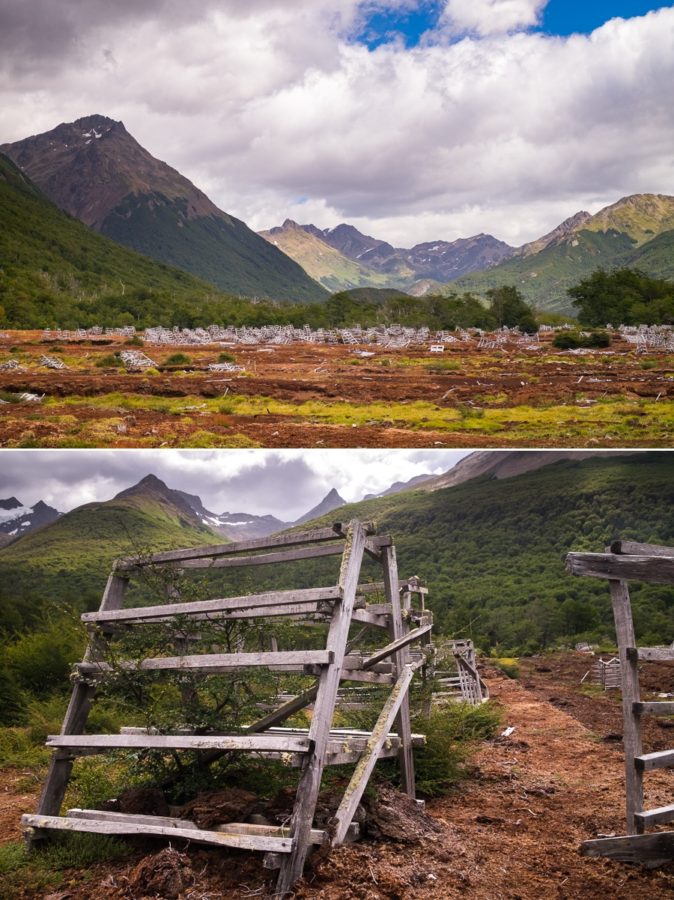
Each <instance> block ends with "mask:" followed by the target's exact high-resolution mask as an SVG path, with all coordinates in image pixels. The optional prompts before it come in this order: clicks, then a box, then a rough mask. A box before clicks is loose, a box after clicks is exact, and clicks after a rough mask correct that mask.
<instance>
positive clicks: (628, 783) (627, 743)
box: [609, 557, 644, 835]
mask: <svg viewBox="0 0 674 900" xmlns="http://www.w3.org/2000/svg"><path fill="white" fill-rule="evenodd" d="M616 558H617V559H618V558H619V557H616ZM609 587H610V591H611V605H612V607H613V618H614V620H615V629H616V637H617V640H618V655H619V657H620V679H621V683H622V706H623V722H624V725H623V748H624V753H625V792H626V809H625V813H626V820H627V833H628V834H629V835H632V834H638V833H639V831H640V828H641V825H640V823H639V822H638V821H637V819H636V814H637V813H639V812H641V811H642V810H643V808H644V786H643V778H642V775H641V772H640V771H639V770H638V769H637V767H636V765H635V758H636V757H637V756H639V755H640V754H641V751H642V742H641V724H640V721H639V717H638V716H636V715H635V714H634V704H635V703H639V701H640V699H641V698H640V696H639V664H638V662H637V660H635V659H633V658H632V656H631V654H630V653H628V650H629V648H631V647H634V645H635V637H634V623H633V621H632V605H631V602H630V593H629V589H628V587H627V584H626V583H625V582H624V581H613V580H612V581H610V582H609Z"/></svg>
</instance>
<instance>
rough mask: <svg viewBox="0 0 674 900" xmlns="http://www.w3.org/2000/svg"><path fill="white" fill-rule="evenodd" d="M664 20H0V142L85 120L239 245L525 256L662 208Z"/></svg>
mask: <svg viewBox="0 0 674 900" xmlns="http://www.w3.org/2000/svg"><path fill="white" fill-rule="evenodd" d="M672 84H674V6H673V4H672V3H667V4H663V3H659V2H643V0H592V2H588V0H292V2H288V0H192V2H191V3H189V4H187V3H184V2H183V0H114V2H110V0H30V2H27V0H0V103H1V104H2V119H1V124H0V142H3V141H13V140H18V139H20V138H22V137H25V136H27V135H29V134H34V133H38V132H41V131H46V130H49V129H51V128H53V127H54V126H55V125H57V124H58V123H59V122H62V121H72V120H73V119H76V118H79V117H81V116H84V115H88V114H90V113H94V112H98V113H102V114H105V115H108V116H111V117H112V118H115V119H121V120H123V121H124V123H125V124H126V126H127V128H128V129H129V131H131V133H132V134H134V135H135V136H136V137H137V138H138V140H140V142H141V143H142V144H143V145H144V146H146V147H147V148H148V149H149V150H150V151H151V152H152V153H154V154H155V155H156V156H158V157H160V158H162V159H165V160H166V161H168V162H169V163H171V164H172V165H174V166H175V167H177V168H178V169H179V170H180V171H182V172H183V173H184V174H186V175H187V176H188V177H189V178H190V179H191V180H192V181H194V182H195V183H196V184H198V185H199V186H200V187H202V188H203V189H204V190H205V191H206V192H207V193H208V194H209V195H210V196H211V197H212V198H213V199H214V200H215V202H216V203H217V204H218V205H219V206H221V207H222V208H223V209H225V210H227V211H229V212H232V213H233V214H235V215H237V216H239V217H241V218H243V219H244V220H245V221H247V222H248V223H249V224H250V225H251V226H252V227H255V228H264V227H269V226H271V225H274V224H279V223H280V222H281V221H282V220H283V219H284V218H286V216H290V217H291V218H294V219H296V220H299V221H301V222H314V223H315V224H317V225H319V226H322V227H327V226H332V225H335V224H337V223H338V222H340V221H348V222H351V223H353V224H355V225H356V226H357V227H359V228H361V229H362V230H363V231H365V232H367V233H370V234H374V235H375V236H378V237H382V238H385V239H388V240H390V241H392V242H393V243H394V244H397V245H399V246H410V245H412V244H413V243H415V242H418V241H422V240H433V239H437V238H442V239H447V240H451V239H454V238H457V237H460V236H467V235H469V234H474V233H478V232H480V231H485V232H491V233H493V234H495V235H496V236H497V237H500V238H502V239H504V240H508V241H509V242H511V243H513V244H520V243H523V242H524V241H526V240H530V239H533V238H535V237H538V236H540V235H541V234H542V233H544V232H546V231H548V230H550V229H551V228H552V227H554V226H555V225H556V224H558V223H559V222H560V221H561V220H562V219H564V218H566V217H567V216H569V215H572V214H573V213H575V212H577V211H578V210H580V209H587V210H589V211H590V212H594V211H596V210H598V209H599V208H601V207H602V206H604V205H606V204H608V203H612V202H614V201H615V200H617V199H618V198H620V197H621V196H623V195H625V194H630V193H635V192H646V191H653V192H659V193H670V194H671V193H674V154H673V153H672V147H673V146H674V104H673V103H672Z"/></svg>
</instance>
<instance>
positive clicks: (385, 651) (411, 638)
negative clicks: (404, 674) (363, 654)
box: [363, 625, 433, 669]
mask: <svg viewBox="0 0 674 900" xmlns="http://www.w3.org/2000/svg"><path fill="white" fill-rule="evenodd" d="M432 627H433V626H432V625H422V626H421V628H415V629H414V630H413V631H408V632H407V633H406V634H403V635H401V636H400V637H398V638H396V639H395V640H394V641H391V643H390V644H387V645H386V646H385V647H382V648H381V650H376V651H375V652H374V653H372V654H371V655H370V656H368V657H367V659H365V660H364V661H363V668H365V669H369V668H371V667H372V666H375V665H376V664H377V663H378V662H382V661H383V660H385V659H388V657H389V656H393V655H395V654H397V653H398V652H399V651H401V650H403V649H404V648H405V647H407V646H408V645H409V644H413V643H414V642H415V641H418V640H419V638H421V637H423V636H424V635H425V634H428V633H429V632H430V630H431V629H432Z"/></svg>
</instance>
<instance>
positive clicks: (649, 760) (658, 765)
mask: <svg viewBox="0 0 674 900" xmlns="http://www.w3.org/2000/svg"><path fill="white" fill-rule="evenodd" d="M634 765H635V766H636V768H637V771H638V772H652V771H653V769H668V768H670V767H671V766H674V750H658V751H657V752H656V753H642V754H641V755H640V756H635V757H634Z"/></svg>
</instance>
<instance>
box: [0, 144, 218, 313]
mask: <svg viewBox="0 0 674 900" xmlns="http://www.w3.org/2000/svg"><path fill="white" fill-rule="evenodd" d="M134 291H143V292H146V293H148V292H155V293H157V294H161V295H163V297H164V298H165V300H169V299H173V300H174V301H175V300H181V299H182V300H184V299H188V298H189V299H191V300H192V301H194V300H207V299H208V298H210V297H212V296H214V294H215V292H214V291H213V288H212V287H211V286H210V285H207V284H206V283H204V282H201V281H199V280H198V279H196V278H194V277H193V276H191V275H188V274H187V273H186V272H182V271H180V270H179V269H174V268H171V267H170V266H166V265H163V264H161V263H157V262H154V261H153V260H150V259H147V258H145V257H143V256H140V255H139V254H136V253H133V252H132V251H131V250H127V249H126V248H125V247H120V246H119V245H118V244H116V243H115V242H114V241H111V240H109V239H107V238H104V237H101V236H100V235H98V234H96V233H95V232H93V231H91V230H90V229H89V228H87V227H86V226H85V225H82V223H81V222H78V221H76V220H75V219H72V218H71V217H70V216H69V215H67V214H66V213H63V212H62V211H61V210H60V209H58V208H57V207H56V206H54V205H53V204H52V203H51V202H50V201H49V200H47V198H46V197H45V196H44V195H43V194H42V193H41V192H40V190H39V189H38V188H37V187H36V186H35V185H34V184H33V183H32V182H31V181H30V180H29V179H28V178H27V177H26V176H25V175H24V174H23V173H22V172H20V171H19V169H18V168H17V167H16V166H15V165H14V163H13V162H12V161H11V160H9V159H8V158H7V157H6V156H3V155H2V154H0V305H1V306H3V307H4V310H5V318H4V324H5V325H7V326H10V327H11V326H15V327H20V326H23V327H26V326H31V325H33V326H34V327H41V326H43V325H47V324H50V322H51V321H52V320H57V321H58V320H62V319H63V317H64V316H67V315H68V310H69V309H71V308H72V306H73V304H74V302H75V301H76V299H78V298H80V299H82V298H84V299H86V300H87V301H89V303H91V302H92V301H95V300H96V299H98V298H100V297H102V296H106V295H107V296H120V297H121V296H126V295H127V294H128V295H131V294H132V293H133V292H134ZM92 324H93V323H92Z"/></svg>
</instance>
